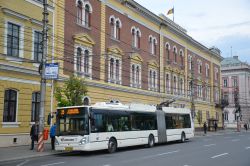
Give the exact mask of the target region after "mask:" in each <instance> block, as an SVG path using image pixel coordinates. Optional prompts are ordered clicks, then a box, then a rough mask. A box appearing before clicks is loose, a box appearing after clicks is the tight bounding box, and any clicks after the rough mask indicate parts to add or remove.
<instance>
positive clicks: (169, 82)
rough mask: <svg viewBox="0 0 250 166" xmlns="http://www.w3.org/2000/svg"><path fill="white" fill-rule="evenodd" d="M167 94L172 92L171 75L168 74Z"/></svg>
mask: <svg viewBox="0 0 250 166" xmlns="http://www.w3.org/2000/svg"><path fill="white" fill-rule="evenodd" d="M166 92H167V93H170V92H171V80H170V74H169V73H167V74H166Z"/></svg>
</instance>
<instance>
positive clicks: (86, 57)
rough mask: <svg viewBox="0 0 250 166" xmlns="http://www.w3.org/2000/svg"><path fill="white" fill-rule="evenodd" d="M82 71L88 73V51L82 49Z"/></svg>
mask: <svg viewBox="0 0 250 166" xmlns="http://www.w3.org/2000/svg"><path fill="white" fill-rule="evenodd" d="M84 73H85V74H87V73H89V51H88V50H85V51H84Z"/></svg>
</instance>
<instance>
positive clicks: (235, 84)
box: [232, 77, 238, 87]
mask: <svg viewBox="0 0 250 166" xmlns="http://www.w3.org/2000/svg"><path fill="white" fill-rule="evenodd" d="M232 81H233V82H232V83H233V87H237V86H238V79H237V77H233V78H232Z"/></svg>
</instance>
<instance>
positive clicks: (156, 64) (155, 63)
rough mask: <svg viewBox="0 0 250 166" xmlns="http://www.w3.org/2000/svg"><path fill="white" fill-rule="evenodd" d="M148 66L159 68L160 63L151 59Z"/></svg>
mask: <svg viewBox="0 0 250 166" xmlns="http://www.w3.org/2000/svg"><path fill="white" fill-rule="evenodd" d="M148 66H149V67H152V68H158V67H159V65H158V63H157V62H156V61H155V60H150V61H149V62H148Z"/></svg>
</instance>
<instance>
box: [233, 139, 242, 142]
mask: <svg viewBox="0 0 250 166" xmlns="http://www.w3.org/2000/svg"><path fill="white" fill-rule="evenodd" d="M239 140H240V139H232V142H237V141H239Z"/></svg>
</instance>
